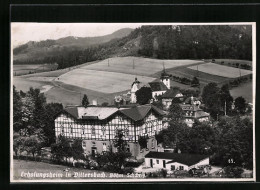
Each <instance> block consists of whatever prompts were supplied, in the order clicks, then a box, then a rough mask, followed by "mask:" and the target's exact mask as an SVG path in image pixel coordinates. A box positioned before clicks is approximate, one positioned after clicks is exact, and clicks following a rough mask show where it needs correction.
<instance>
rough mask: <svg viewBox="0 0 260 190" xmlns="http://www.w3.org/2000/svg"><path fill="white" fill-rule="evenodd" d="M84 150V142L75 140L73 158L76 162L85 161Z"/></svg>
mask: <svg viewBox="0 0 260 190" xmlns="http://www.w3.org/2000/svg"><path fill="white" fill-rule="evenodd" d="M83 153H84V150H83V148H82V140H81V139H75V140H74V141H73V143H72V158H73V159H74V160H84V159H85V156H84V154H83Z"/></svg>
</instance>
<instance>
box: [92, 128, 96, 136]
mask: <svg viewBox="0 0 260 190" xmlns="http://www.w3.org/2000/svg"><path fill="white" fill-rule="evenodd" d="M91 135H96V130H95V127H94V126H92V128H91Z"/></svg>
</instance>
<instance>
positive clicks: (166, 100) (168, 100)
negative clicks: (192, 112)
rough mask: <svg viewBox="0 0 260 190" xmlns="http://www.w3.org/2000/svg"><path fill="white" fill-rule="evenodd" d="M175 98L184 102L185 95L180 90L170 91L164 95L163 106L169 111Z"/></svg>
mask: <svg viewBox="0 0 260 190" xmlns="http://www.w3.org/2000/svg"><path fill="white" fill-rule="evenodd" d="M173 98H179V99H180V101H181V102H182V101H183V94H182V93H181V92H180V91H179V90H178V89H172V88H171V89H169V90H167V91H166V92H165V93H164V94H163V95H162V104H163V106H164V108H165V109H168V108H169V107H170V106H171V104H172V100H173Z"/></svg>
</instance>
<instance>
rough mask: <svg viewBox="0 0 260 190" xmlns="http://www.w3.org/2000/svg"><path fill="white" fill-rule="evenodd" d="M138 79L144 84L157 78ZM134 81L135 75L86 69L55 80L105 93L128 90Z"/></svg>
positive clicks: (141, 77)
mask: <svg viewBox="0 0 260 190" xmlns="http://www.w3.org/2000/svg"><path fill="white" fill-rule="evenodd" d="M137 78H138V80H139V81H141V82H142V83H143V84H147V83H148V82H151V81H153V80H155V78H151V77H145V76H137ZM134 80H135V75H129V74H124V73H116V72H106V71H97V70H96V71H93V70H86V69H75V70H73V71H70V72H68V73H65V74H63V75H61V76H59V77H58V78H56V79H55V81H60V82H63V83H66V84H70V85H74V86H78V87H81V88H86V89H90V90H94V91H98V92H103V93H115V92H121V91H125V90H128V89H130V88H131V84H132V83H133V81H134Z"/></svg>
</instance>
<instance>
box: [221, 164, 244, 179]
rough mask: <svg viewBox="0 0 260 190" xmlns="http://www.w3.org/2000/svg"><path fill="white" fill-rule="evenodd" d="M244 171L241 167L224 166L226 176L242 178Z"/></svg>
mask: <svg viewBox="0 0 260 190" xmlns="http://www.w3.org/2000/svg"><path fill="white" fill-rule="evenodd" d="M243 171H244V170H243V169H242V168H241V167H232V166H227V167H225V168H224V172H225V176H226V177H227V178H241V174H242V173H243Z"/></svg>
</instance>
